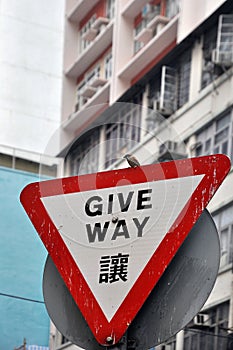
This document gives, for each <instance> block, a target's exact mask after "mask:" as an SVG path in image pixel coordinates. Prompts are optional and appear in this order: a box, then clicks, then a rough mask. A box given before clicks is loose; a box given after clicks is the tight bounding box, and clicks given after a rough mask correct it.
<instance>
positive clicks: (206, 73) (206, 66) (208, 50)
mask: <svg viewBox="0 0 233 350" xmlns="http://www.w3.org/2000/svg"><path fill="white" fill-rule="evenodd" d="M216 40H217V26H214V27H213V28H212V29H211V30H209V31H208V32H206V33H205V34H204V36H203V47H202V57H203V58H202V76H201V89H204V88H205V87H206V86H207V85H209V84H210V83H212V82H213V81H214V80H215V79H216V78H217V77H218V76H219V75H220V74H222V72H223V70H222V69H221V67H219V66H216V65H215V64H214V63H213V62H212V52H213V50H214V48H215V47H216Z"/></svg>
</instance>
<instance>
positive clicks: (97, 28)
mask: <svg viewBox="0 0 233 350" xmlns="http://www.w3.org/2000/svg"><path fill="white" fill-rule="evenodd" d="M108 23H109V19H108V18H106V17H98V18H96V20H95V22H94V23H93V24H92V26H91V28H90V29H89V30H88V31H87V32H86V33H85V34H84V35H83V36H82V38H83V39H84V40H88V41H93V40H94V39H95V37H96V36H97V35H98V34H99V33H100V32H101V31H103V30H105V27H106V26H107V24H108Z"/></svg>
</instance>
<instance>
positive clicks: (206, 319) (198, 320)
mask: <svg viewBox="0 0 233 350" xmlns="http://www.w3.org/2000/svg"><path fill="white" fill-rule="evenodd" d="M193 326H194V327H195V326H197V327H210V326H211V318H210V316H209V315H208V314H202V313H200V314H197V315H196V316H195V317H194V319H193Z"/></svg>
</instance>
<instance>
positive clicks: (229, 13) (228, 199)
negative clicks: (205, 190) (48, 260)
mask: <svg viewBox="0 0 233 350" xmlns="http://www.w3.org/2000/svg"><path fill="white" fill-rule="evenodd" d="M232 66H233V4H232V2H231V1H222V0H215V1H210V0H202V1H199V0H198V1H195V3H194V2H191V1H187V0H180V1H179V0H155V1H146V0H140V1H137V0H127V1H125V0H119V1H113V0H102V1H99V0H95V1H91V2H90V1H87V0H82V1H81V0H80V1H75V0H67V1H66V23H65V46H64V76H63V93H62V125H61V127H60V153H59V154H60V155H61V156H63V157H64V158H65V175H77V174H85V173H92V172H96V171H101V170H104V169H112V168H117V167H119V168H121V167H127V164H126V163H125V161H124V160H123V159H122V157H123V156H124V155H125V154H126V153H133V154H134V155H135V156H136V157H137V158H138V159H139V160H140V162H141V164H149V163H153V162H156V161H158V160H159V161H164V160H167V159H169V158H170V159H174V158H182V157H192V156H200V155H207V154H213V153H224V154H226V155H228V156H229V157H230V158H231V160H232V159H233V129H232V128H233V126H232V125H233V74H232V73H233V68H232ZM232 184H233V175H232V172H230V174H229V175H228V177H227V179H226V181H225V183H224V184H223V185H222V187H221V188H220V190H219V191H218V193H217V194H216V196H215V197H214V199H213V200H212V201H211V204H210V205H209V207H208V208H209V211H210V212H211V214H212V216H213V218H214V220H215V222H216V225H217V228H218V231H219V236H220V242H221V263H220V269H219V275H218V278H217V281H216V284H215V287H214V289H213V291H212V293H211V295H210V297H209V298H208V300H207V302H206V304H205V306H204V308H203V310H202V312H201V315H200V317H199V319H198V320H197V319H195V320H194V321H193V322H192V323H191V324H190V325H189V326H187V327H186V328H185V329H184V330H183V331H181V332H180V333H179V334H178V335H177V336H175V337H174V338H172V339H170V340H168V341H167V343H166V344H163V345H161V346H159V347H158V349H163V350H173V349H176V350H182V349H184V350H194V349H200V350H203V349H211V350H217V349H230V348H232V347H233V345H232V344H233V343H232V335H231V331H232V330H233V289H232V288H233V287H232V286H233V280H232V262H233V232H232V230H233V191H232V190H231V189H232ZM54 336H55V342H54V348H56V349H61V348H69V349H74V348H76V347H75V346H74V345H72V344H71V343H70V342H69V341H68V340H67V339H65V338H64V337H63V336H62V335H61V334H59V332H57V331H55V330H54Z"/></svg>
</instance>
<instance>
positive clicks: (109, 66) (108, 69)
mask: <svg viewBox="0 0 233 350" xmlns="http://www.w3.org/2000/svg"><path fill="white" fill-rule="evenodd" d="M104 67H105V79H107V80H108V79H110V78H111V76H112V53H109V54H108V55H107V56H106V57H105V63H104Z"/></svg>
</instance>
